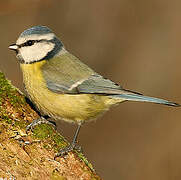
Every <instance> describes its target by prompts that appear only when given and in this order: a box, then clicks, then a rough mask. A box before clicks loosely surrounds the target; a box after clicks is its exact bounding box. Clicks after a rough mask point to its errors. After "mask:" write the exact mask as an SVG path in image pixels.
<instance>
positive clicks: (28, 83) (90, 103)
mask: <svg viewBox="0 0 181 180" xmlns="http://www.w3.org/2000/svg"><path fill="white" fill-rule="evenodd" d="M44 63H46V61H45V60H44V61H40V62H36V63H33V64H21V69H22V72H23V79H24V84H25V88H26V91H27V93H28V95H29V96H30V98H31V100H32V102H33V103H34V104H35V105H36V106H37V107H38V108H39V110H40V111H42V112H43V113H44V114H46V115H49V116H51V117H52V118H54V119H62V120H65V121H68V122H75V123H81V122H84V121H88V120H91V119H95V118H96V117H97V116H98V115H100V114H102V113H103V112H105V111H106V110H108V109H109V107H110V106H111V105H113V104H116V103H118V102H121V100H120V99H112V98H110V97H109V96H103V95H95V94H77V95H71V94H58V93H54V92H52V91H50V90H49V89H48V88H47V87H46V82H45V80H44V79H43V76H42V73H41V66H42V65H43V64H44Z"/></svg>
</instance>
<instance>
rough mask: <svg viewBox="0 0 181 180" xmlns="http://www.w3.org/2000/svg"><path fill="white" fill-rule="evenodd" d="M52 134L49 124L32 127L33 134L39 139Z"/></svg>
mask: <svg viewBox="0 0 181 180" xmlns="http://www.w3.org/2000/svg"><path fill="white" fill-rule="evenodd" d="M52 134H53V129H52V127H51V126H50V125H47V124H40V125H37V126H35V128H34V129H33V136H34V137H35V138H39V139H45V138H48V137H50V136H51V135H52Z"/></svg>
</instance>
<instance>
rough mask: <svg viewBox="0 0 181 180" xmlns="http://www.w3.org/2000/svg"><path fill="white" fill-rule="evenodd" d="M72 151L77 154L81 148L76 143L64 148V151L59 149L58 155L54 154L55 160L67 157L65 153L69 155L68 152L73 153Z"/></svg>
mask: <svg viewBox="0 0 181 180" xmlns="http://www.w3.org/2000/svg"><path fill="white" fill-rule="evenodd" d="M74 150H75V151H77V152H82V148H81V146H79V145H78V144H76V143H72V144H70V145H68V146H67V147H65V148H64V149H61V150H60V151H59V152H58V153H56V155H55V158H57V157H62V156H64V155H67V153H69V152H70V151H74ZM55 158H54V159H55Z"/></svg>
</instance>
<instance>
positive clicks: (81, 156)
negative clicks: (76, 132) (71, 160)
mask: <svg viewBox="0 0 181 180" xmlns="http://www.w3.org/2000/svg"><path fill="white" fill-rule="evenodd" d="M77 155H78V157H79V158H80V159H81V160H82V161H83V162H84V163H85V164H86V165H87V166H88V167H89V168H90V169H91V171H93V172H95V170H94V168H93V166H92V164H91V163H90V162H89V161H88V160H87V158H86V157H85V156H84V155H83V153H78V152H77Z"/></svg>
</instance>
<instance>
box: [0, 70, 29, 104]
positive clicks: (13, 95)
mask: <svg viewBox="0 0 181 180" xmlns="http://www.w3.org/2000/svg"><path fill="white" fill-rule="evenodd" d="M7 99H8V100H9V101H10V103H11V104H12V105H13V106H19V105H20V104H25V103H26V102H25V99H24V97H23V96H19V94H18V90H17V89H16V88H15V87H14V86H12V84H11V82H10V81H8V80H7V79H6V78H5V76H4V74H3V73H2V72H0V105H2V104H3V101H5V100H7Z"/></svg>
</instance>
